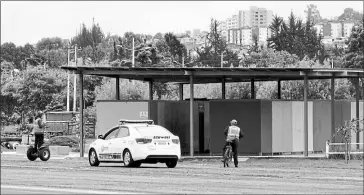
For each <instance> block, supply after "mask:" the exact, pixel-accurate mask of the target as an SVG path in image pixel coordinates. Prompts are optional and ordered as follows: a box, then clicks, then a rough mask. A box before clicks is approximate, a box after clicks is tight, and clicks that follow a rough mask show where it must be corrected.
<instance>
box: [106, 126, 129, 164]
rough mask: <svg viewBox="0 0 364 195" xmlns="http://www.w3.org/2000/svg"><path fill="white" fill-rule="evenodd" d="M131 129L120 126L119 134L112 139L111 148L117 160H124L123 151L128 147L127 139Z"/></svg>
mask: <svg viewBox="0 0 364 195" xmlns="http://www.w3.org/2000/svg"><path fill="white" fill-rule="evenodd" d="M129 135H130V134H129V129H128V128H127V127H120V129H119V132H118V134H117V135H116V137H115V139H112V140H110V142H111V145H110V149H111V152H112V154H113V156H114V159H115V160H118V161H122V160H123V151H124V149H125V148H129V147H128V144H129V143H128V140H127V139H126V138H127V137H128V136H129Z"/></svg>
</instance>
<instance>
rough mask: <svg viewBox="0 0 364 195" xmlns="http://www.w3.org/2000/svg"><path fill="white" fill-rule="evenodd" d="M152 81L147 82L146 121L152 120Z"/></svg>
mask: <svg viewBox="0 0 364 195" xmlns="http://www.w3.org/2000/svg"><path fill="white" fill-rule="evenodd" d="M152 100H153V81H149V102H148V119H152Z"/></svg>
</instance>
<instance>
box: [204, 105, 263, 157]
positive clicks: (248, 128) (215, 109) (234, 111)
mask: <svg viewBox="0 0 364 195" xmlns="http://www.w3.org/2000/svg"><path fill="white" fill-rule="evenodd" d="M260 115H261V114H260V100H211V101H210V129H211V152H212V153H213V154H221V153H222V148H223V145H224V143H225V135H224V129H225V128H226V127H227V126H228V125H229V122H230V121H231V119H236V120H237V121H238V126H239V127H240V128H241V129H242V130H243V132H244V134H245V137H244V139H242V140H240V144H239V153H259V152H260V151H261V130H260V125H261V119H260Z"/></svg>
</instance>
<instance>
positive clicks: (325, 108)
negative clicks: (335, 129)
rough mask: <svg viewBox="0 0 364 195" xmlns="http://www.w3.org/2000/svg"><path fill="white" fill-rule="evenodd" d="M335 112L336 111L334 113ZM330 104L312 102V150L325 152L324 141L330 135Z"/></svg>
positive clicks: (319, 101)
mask: <svg viewBox="0 0 364 195" xmlns="http://www.w3.org/2000/svg"><path fill="white" fill-rule="evenodd" d="M336 112H337V111H336ZM330 113H331V102H330V101H323V100H314V101H313V150H314V151H323V152H324V151H325V149H326V146H325V143H326V141H327V140H328V139H329V138H330V137H331V136H332V135H331V114H330Z"/></svg>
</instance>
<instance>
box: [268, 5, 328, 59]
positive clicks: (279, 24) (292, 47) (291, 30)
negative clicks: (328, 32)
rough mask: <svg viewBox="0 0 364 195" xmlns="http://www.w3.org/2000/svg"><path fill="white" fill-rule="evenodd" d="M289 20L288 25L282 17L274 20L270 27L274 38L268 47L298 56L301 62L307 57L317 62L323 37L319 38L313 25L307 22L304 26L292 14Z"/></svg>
mask: <svg viewBox="0 0 364 195" xmlns="http://www.w3.org/2000/svg"><path fill="white" fill-rule="evenodd" d="M288 20H289V21H288V25H287V24H286V23H285V22H284V21H283V19H282V18H281V17H278V16H275V17H274V18H273V21H272V23H271V25H270V26H269V29H270V30H271V31H272V36H271V37H270V38H268V40H267V42H268V47H270V48H273V49H275V50H277V51H283V50H285V51H287V52H289V53H290V54H296V55H297V56H298V57H299V58H300V60H302V59H303V58H304V57H305V56H308V57H309V58H310V59H315V60H316V59H317V58H318V53H319V51H320V49H322V44H321V37H320V36H317V34H316V31H315V29H314V28H313V25H312V23H310V22H309V21H307V22H306V24H305V25H303V23H302V20H301V19H297V18H296V16H295V15H294V14H293V13H292V12H291V15H290V16H289V17H288Z"/></svg>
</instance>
